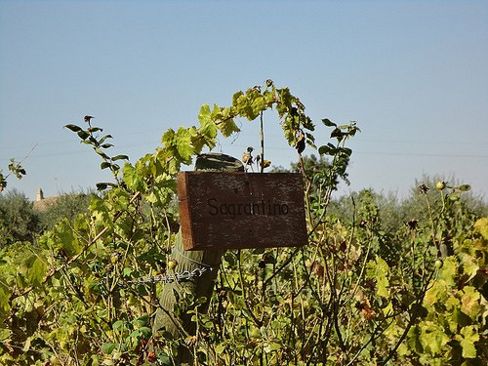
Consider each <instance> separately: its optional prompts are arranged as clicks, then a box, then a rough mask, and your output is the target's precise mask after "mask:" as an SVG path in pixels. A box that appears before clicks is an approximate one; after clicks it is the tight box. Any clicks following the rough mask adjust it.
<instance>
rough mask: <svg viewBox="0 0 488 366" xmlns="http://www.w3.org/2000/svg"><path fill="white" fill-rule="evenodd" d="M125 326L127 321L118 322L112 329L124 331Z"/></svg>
mask: <svg viewBox="0 0 488 366" xmlns="http://www.w3.org/2000/svg"><path fill="white" fill-rule="evenodd" d="M124 325H125V321H123V320H117V321H115V322H114V323H113V324H112V329H113V330H119V329H122V328H123V327H124Z"/></svg>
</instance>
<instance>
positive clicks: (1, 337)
mask: <svg viewBox="0 0 488 366" xmlns="http://www.w3.org/2000/svg"><path fill="white" fill-rule="evenodd" d="M11 335H12V331H11V330H10V329H5V328H0V342H3V341H5V340H7V339H9V338H10V336H11Z"/></svg>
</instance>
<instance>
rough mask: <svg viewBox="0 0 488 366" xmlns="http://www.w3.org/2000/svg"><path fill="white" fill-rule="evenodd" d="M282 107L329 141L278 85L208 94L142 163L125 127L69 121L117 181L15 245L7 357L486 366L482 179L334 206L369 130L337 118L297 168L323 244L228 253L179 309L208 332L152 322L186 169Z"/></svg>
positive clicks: (8, 251) (5, 323)
mask: <svg viewBox="0 0 488 366" xmlns="http://www.w3.org/2000/svg"><path fill="white" fill-rule="evenodd" d="M270 108H273V109H274V110H276V111H277V113H278V116H279V117H280V120H281V125H282V127H283V130H284V136H285V139H286V140H287V141H288V143H289V144H290V146H292V148H293V147H295V146H297V147H298V146H300V145H299V144H301V143H302V142H301V141H302V139H305V140H306V142H307V144H308V145H310V146H315V145H314V144H315V143H317V142H318V141H315V139H314V137H313V134H312V133H313V131H314V129H315V126H314V124H313V123H312V121H311V120H310V118H308V117H307V116H306V115H305V109H304V106H303V104H302V103H301V102H300V100H299V99H298V98H296V97H294V96H293V95H292V94H291V93H290V91H289V90H288V89H287V88H277V87H275V85H274V84H273V83H272V82H271V81H268V82H267V83H266V85H265V86H263V87H254V88H251V89H249V90H247V91H246V92H237V93H236V94H234V96H233V100H232V105H231V106H229V107H220V106H216V105H215V106H214V107H213V108H210V107H209V106H207V105H204V106H202V108H201V109H200V113H199V115H198V120H199V124H198V126H192V127H190V128H183V127H181V128H179V129H178V130H176V131H175V130H169V131H167V132H166V133H165V134H164V135H163V138H162V146H161V147H160V148H158V149H157V150H156V151H155V152H154V153H153V154H148V155H146V156H144V157H143V158H141V159H140V160H139V161H137V162H136V163H133V164H132V163H129V162H128V157H126V156H124V155H118V156H110V154H109V151H110V150H109V149H110V147H111V144H109V143H108V142H107V141H108V140H110V138H111V136H110V135H104V134H103V131H102V129H100V128H99V127H94V126H92V125H91V123H90V120H88V121H87V122H88V127H87V128H81V127H79V126H77V125H73V124H71V125H68V126H67V128H69V129H70V130H71V131H73V132H75V133H76V134H77V135H78V136H79V138H80V139H81V140H82V142H84V143H86V144H87V145H89V146H91V147H92V148H93V149H94V151H95V152H96V153H97V154H98V155H99V156H100V157H101V159H102V163H101V168H102V169H110V170H111V171H112V173H113V175H114V182H107V183H101V184H99V188H100V189H102V190H104V193H103V194H101V195H99V196H97V195H94V196H92V197H90V200H89V205H88V209H87V211H86V212H81V213H79V214H78V215H77V216H76V217H74V218H70V219H67V218H65V219H62V220H61V221H59V222H58V223H57V224H56V225H54V226H53V227H52V228H50V229H49V230H46V231H45V232H43V233H42V234H41V235H39V236H36V237H35V238H34V239H33V240H30V239H28V240H25V239H23V238H19V239H18V240H17V241H16V242H15V243H11V244H10V245H8V246H3V245H2V247H1V248H2V249H1V252H0V253H1V254H0V255H1V257H0V258H1V259H0V320H1V323H0V341H1V348H0V363H1V364H5V365H47V364H51V365H128V364H133V365H142V364H153V363H157V364H160V365H174V364H178V361H177V360H178V359H179V353H181V352H189V353H190V354H191V356H192V361H191V363H193V364H194V365H254V364H256V365H326V364H327V365H328V364H330V365H384V364H387V363H388V364H395V365H445V364H452V365H483V364H487V362H488V352H487V349H488V345H487V333H488V326H487V316H488V303H487V300H486V298H487V294H488V286H487V280H488V267H487V261H488V218H487V217H481V216H480V215H479V213H480V211H479V210H478V211H477V209H475V208H474V206H473V205H472V204H471V203H470V202H471V201H470V200H464V199H463V198H462V197H463V195H465V194H466V193H465V191H467V190H468V189H469V187H468V186H466V185H455V186H449V184H447V185H446V184H442V185H438V184H435V185H433V184H431V182H426V183H422V184H419V187H417V190H416V191H415V194H414V195H413V196H412V198H411V199H410V200H407V201H406V202H404V203H402V204H401V205H400V204H398V203H394V202H393V203H392V202H391V200H389V199H388V198H384V197H382V196H380V195H377V194H375V193H374V192H372V191H371V190H364V191H362V192H359V193H357V194H354V195H352V196H351V197H347V198H342V199H341V200H339V201H335V202H332V201H331V197H332V193H333V192H334V191H335V190H336V188H337V184H338V182H339V181H340V180H341V179H347V171H346V168H347V165H348V162H349V157H350V155H351V153H352V151H351V150H350V149H349V148H347V146H346V143H347V141H348V139H349V138H352V137H353V136H354V135H355V134H356V133H357V132H359V130H358V128H357V127H356V125H355V123H349V124H345V125H337V124H335V123H333V122H332V121H330V120H328V119H324V120H322V124H323V126H322V127H323V128H329V129H330V131H331V132H330V139H329V140H327V141H320V144H321V146H319V148H318V152H319V155H320V158H319V159H313V158H312V161H307V159H304V158H303V157H301V155H300V156H299V160H301V163H300V164H299V165H297V166H296V167H298V169H299V170H300V171H301V172H302V173H303V176H304V181H305V196H306V203H305V204H306V210H307V225H308V229H309V242H310V243H309V245H308V246H305V247H301V248H280V249H267V250H257V249H256V250H242V251H228V252H226V253H225V254H224V258H223V263H222V264H221V266H220V269H219V276H218V278H217V281H216V283H215V291H214V294H213V296H212V298H211V301H210V306H209V309H208V311H205V310H206V309H202V308H201V307H200V304H202V303H203V301H202V299H198V298H195V296H194V294H192V293H181V294H179V296H180V298H179V302H180V304H181V305H182V304H184V303H185V304H187V305H188V304H190V305H191V306H190V307H188V306H185V307H184V306H181V307H180V308H176V309H175V311H174V314H175V317H178V316H180V315H181V314H179V311H181V309H188V308H190V310H189V312H190V316H191V319H192V321H193V322H194V324H195V325H196V327H195V328H196V331H195V333H194V334H189V333H187V332H185V330H184V329H182V330H181V334H180V335H179V336H178V337H169V336H167V334H165V332H164V331H163V332H153V330H152V329H153V328H152V323H153V320H154V314H155V312H156V310H157V309H158V308H159V307H160V305H159V302H158V299H159V294H160V292H161V290H162V287H163V286H164V283H161V282H154V281H141V279H147V278H148V277H149V276H157V275H159V274H164V273H174V271H176V270H177V268H178V267H177V263H174V262H173V261H172V258H171V254H170V253H171V248H172V247H173V245H174V243H175V241H176V240H177V225H175V223H176V222H177V221H178V218H177V213H176V212H175V209H174V197H175V175H176V173H177V172H178V171H179V170H180V167H181V165H182V164H191V162H192V158H193V157H194V156H195V155H197V154H199V153H200V152H202V150H203V149H204V148H213V147H214V146H215V145H216V142H217V136H218V134H219V133H220V134H221V135H222V136H224V137H227V136H230V135H232V134H233V133H235V132H237V131H238V127H237V124H236V123H235V119H237V118H245V119H248V120H251V121H252V120H255V119H256V118H258V117H260V116H261V118H262V114H261V113H262V111H264V110H266V109H270ZM399 205H400V206H401V207H399ZM407 208H408V209H407ZM156 278H157V277H156Z"/></svg>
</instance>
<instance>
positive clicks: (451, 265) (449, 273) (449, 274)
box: [437, 256, 457, 286]
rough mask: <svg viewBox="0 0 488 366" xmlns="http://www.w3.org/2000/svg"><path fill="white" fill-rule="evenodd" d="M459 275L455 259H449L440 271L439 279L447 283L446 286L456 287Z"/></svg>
mask: <svg viewBox="0 0 488 366" xmlns="http://www.w3.org/2000/svg"><path fill="white" fill-rule="evenodd" d="M456 273H457V262H456V258H455V257H452V256H451V257H447V258H446V259H445V260H444V264H443V265H442V268H441V269H440V270H439V274H438V276H437V278H439V279H441V280H443V281H445V283H446V284H448V285H450V286H454V284H455V281H454V279H455V277H456Z"/></svg>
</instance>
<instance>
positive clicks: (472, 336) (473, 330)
mask: <svg viewBox="0 0 488 366" xmlns="http://www.w3.org/2000/svg"><path fill="white" fill-rule="evenodd" d="M460 333H461V334H460V335H459V334H458V335H456V337H455V338H456V340H457V341H459V343H460V345H461V347H462V349H463V357H464V358H476V347H475V346H474V344H475V343H476V342H478V341H479V340H480V335H479V334H478V328H477V326H476V325H470V326H467V327H464V328H463V329H461V332H460Z"/></svg>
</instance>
